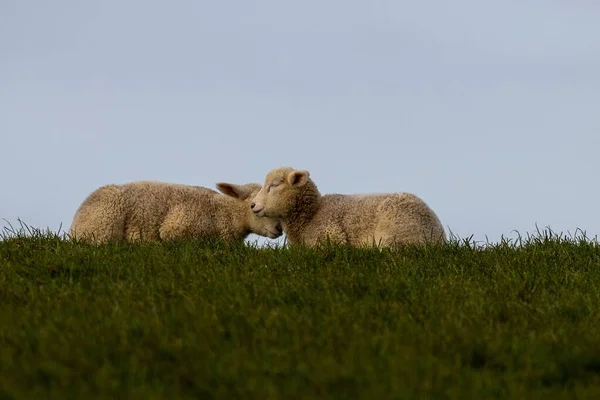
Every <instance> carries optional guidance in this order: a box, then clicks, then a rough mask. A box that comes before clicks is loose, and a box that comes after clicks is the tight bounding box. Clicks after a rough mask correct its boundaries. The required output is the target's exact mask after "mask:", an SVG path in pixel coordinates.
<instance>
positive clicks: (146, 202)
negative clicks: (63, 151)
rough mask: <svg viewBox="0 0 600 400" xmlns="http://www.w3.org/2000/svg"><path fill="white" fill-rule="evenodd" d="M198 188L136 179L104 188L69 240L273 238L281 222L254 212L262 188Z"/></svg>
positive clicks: (86, 205) (78, 216) (83, 208)
mask: <svg viewBox="0 0 600 400" xmlns="http://www.w3.org/2000/svg"><path fill="white" fill-rule="evenodd" d="M216 186H217V189H219V191H221V192H222V193H223V194H220V193H218V192H217V191H215V190H212V189H208V188H205V187H200V186H191V185H182V184H170V183H164V182H156V181H137V182H129V183H125V184H119V185H114V184H113V185H105V186H102V187H100V188H98V189H96V190H95V191H93V192H92V193H91V194H90V195H89V196H88V197H87V198H86V199H85V200H84V201H83V203H82V204H81V205H80V206H79V209H78V210H77V212H76V213H75V216H74V218H73V223H72V225H71V228H70V232H69V234H70V236H71V237H73V238H77V239H81V240H83V241H88V242H96V243H102V242H106V241H115V240H116V241H136V240H144V241H154V242H156V241H164V240H176V239H182V238H186V237H196V238H199V237H221V238H222V239H224V240H225V241H228V242H234V241H243V239H244V238H246V237H247V236H248V235H249V234H250V233H256V234H258V235H261V236H267V237H269V238H272V239H275V238H277V237H279V236H281V235H282V233H283V232H282V228H281V224H280V222H279V221H278V220H276V219H272V218H261V217H258V216H256V215H254V214H253V213H252V211H251V209H250V203H251V199H252V198H253V197H254V196H255V195H256V194H257V193H258V191H259V190H260V188H261V185H260V184H258V183H250V184H246V185H235V184H231V183H224V182H219V183H217V185H216Z"/></svg>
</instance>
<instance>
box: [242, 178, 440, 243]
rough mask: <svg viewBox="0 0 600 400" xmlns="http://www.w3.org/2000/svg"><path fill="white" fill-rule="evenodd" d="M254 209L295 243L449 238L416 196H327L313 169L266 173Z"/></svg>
mask: <svg viewBox="0 0 600 400" xmlns="http://www.w3.org/2000/svg"><path fill="white" fill-rule="evenodd" d="M251 208H252V211H253V212H254V213H255V214H256V215H258V216H262V217H269V218H276V219H279V220H281V223H282V226H283V231H284V232H285V234H286V235H287V239H288V241H289V243H290V244H292V245H294V244H303V245H308V246H314V245H316V244H317V243H318V242H319V241H322V240H324V239H327V238H328V239H329V240H330V241H331V242H334V243H339V244H346V245H351V246H368V245H378V246H382V247H393V246H397V245H406V244H430V243H431V244H433V243H435V244H440V243H444V242H446V235H445V233H444V228H443V227H442V224H441V222H440V220H439V219H438V217H437V215H436V214H435V213H434V212H433V210H432V209H431V208H429V206H428V205H427V204H425V202H424V201H423V200H421V199H420V198H419V197H417V196H415V195H414V194H410V193H389V194H371V195H341V194H328V195H324V196H322V195H321V194H320V193H319V190H318V189H317V186H316V185H315V183H314V182H313V181H312V179H311V178H310V174H309V172H308V171H305V170H294V169H292V168H289V167H282V168H277V169H274V170H272V171H271V172H269V173H268V174H267V177H266V179H265V182H264V185H263V187H262V188H261V190H260V191H259V192H258V194H257V195H256V197H254V200H253V202H252V204H251Z"/></svg>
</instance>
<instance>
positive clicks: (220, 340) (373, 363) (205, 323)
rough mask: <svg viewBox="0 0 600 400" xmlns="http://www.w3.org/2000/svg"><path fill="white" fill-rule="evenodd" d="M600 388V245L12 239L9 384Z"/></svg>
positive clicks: (353, 389)
mask: <svg viewBox="0 0 600 400" xmlns="http://www.w3.org/2000/svg"><path fill="white" fill-rule="evenodd" d="M12 398H14V399H36V398H39V399H47V398H56V399H84V398H85V399H88V398H90V399H91V398H143V399H159V398H165V399H166V398H204V399H209V398H239V399H253V398H260V399H296V398H298V399H299V398H305V399H310V398H345V399H353V398H361V399H378V398H379V399H383V398H398V399H400V398H406V399H409V398H412V399H418V398H421V399H422V398H440V399H443V398H448V399H470V398H473V399H484V398H518V399H536V398H539V399H549V398H553V399H554V398H570V399H571V398H579V399H582V398H600V246H599V245H598V244H597V243H595V242H591V241H589V240H586V239H584V238H575V239H565V238H560V237H556V236H553V235H552V234H548V233H543V234H541V235H540V236H536V237H533V238H529V239H528V240H525V241H524V242H523V243H511V242H504V243H500V244H496V245H492V246H488V247H487V248H480V247H477V246H474V245H473V244H471V243H469V242H468V241H462V242H460V241H455V242H453V243H451V244H449V245H447V246H444V247H435V248H433V247H431V248H421V249H416V248H406V249H403V250H396V251H389V250H384V251H381V252H380V251H377V250H367V249H347V248H342V247H333V246H323V247H321V248H319V249H315V250H309V249H289V248H276V249H269V248H262V249H261V248H254V247H251V246H243V245H240V246H227V245H225V244H223V243H219V242H199V241H189V242H183V243H163V244H153V245H151V244H148V245H135V244H130V245H127V244H120V245H118V244H108V245H104V246H101V247H93V246H89V245H85V244H81V243H70V242H67V241H64V240H62V239H60V238H58V237H56V236H53V235H50V234H47V235H43V234H39V233H38V234H34V235H32V236H30V237H19V236H12V237H11V236H10V235H9V237H6V238H5V239H4V240H2V241H0V399H12Z"/></svg>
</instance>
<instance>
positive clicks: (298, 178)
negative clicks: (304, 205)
mask: <svg viewBox="0 0 600 400" xmlns="http://www.w3.org/2000/svg"><path fill="white" fill-rule="evenodd" d="M308 179H309V173H308V171H296V170H294V169H292V168H287V167H284V168H278V169H275V170H273V171H271V172H269V173H268V174H267V177H266V179H265V183H264V185H263V186H262V188H261V189H260V191H259V192H258V193H257V194H256V196H255V197H254V199H253V201H252V203H251V205H250V208H251V209H252V212H253V213H254V214H256V215H257V216H259V217H267V218H277V219H285V218H286V217H287V216H288V214H289V212H290V210H291V209H292V208H293V207H294V206H295V204H296V200H297V198H298V196H299V195H300V193H301V189H302V187H303V186H304V185H306V183H307V182H308Z"/></svg>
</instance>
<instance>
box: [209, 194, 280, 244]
mask: <svg viewBox="0 0 600 400" xmlns="http://www.w3.org/2000/svg"><path fill="white" fill-rule="evenodd" d="M217 189H219V191H220V192H221V193H223V194H225V195H227V196H230V197H233V198H234V199H236V200H238V201H240V202H242V207H241V209H242V210H243V211H242V213H243V220H244V221H243V222H244V224H245V225H246V227H247V229H248V231H249V232H251V233H255V234H257V235H260V236H266V237H268V238H270V239H277V238H278V237H279V236H281V235H282V234H283V229H282V227H281V222H280V221H279V219H277V218H264V217H260V216H257V215H255V214H254V213H253V212H252V210H251V208H250V204H251V203H252V199H253V198H254V196H256V195H257V194H258V192H259V191H260V189H261V186H260V185H259V184H257V183H248V184H246V185H235V184H232V183H223V182H220V183H218V184H217Z"/></svg>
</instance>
